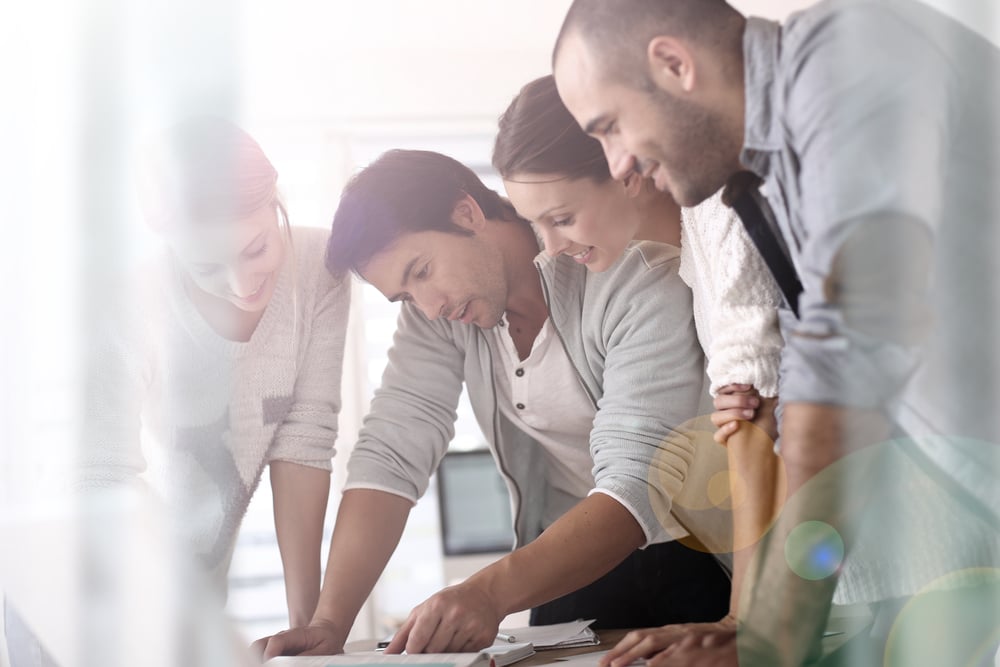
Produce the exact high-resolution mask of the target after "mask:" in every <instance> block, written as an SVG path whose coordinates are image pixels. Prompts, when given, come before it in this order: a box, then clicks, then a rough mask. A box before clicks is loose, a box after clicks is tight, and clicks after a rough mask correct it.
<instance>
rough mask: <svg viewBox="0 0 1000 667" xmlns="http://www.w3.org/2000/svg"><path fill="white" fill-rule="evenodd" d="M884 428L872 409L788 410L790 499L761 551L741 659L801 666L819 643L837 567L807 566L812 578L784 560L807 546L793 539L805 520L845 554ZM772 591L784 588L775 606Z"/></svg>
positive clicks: (785, 436)
mask: <svg viewBox="0 0 1000 667" xmlns="http://www.w3.org/2000/svg"><path fill="white" fill-rule="evenodd" d="M886 431H887V427H886V422H885V419H884V418H883V417H882V416H881V415H879V414H877V413H874V412H870V411H861V410H852V409H846V408H838V407H830V406H824V405H816V404H808V403H791V404H789V405H787V406H786V408H785V413H784V418H783V421H782V449H781V452H782V458H783V460H784V464H785V468H786V471H787V477H788V500H787V502H786V503H785V506H784V508H783V510H782V513H781V517H780V519H779V521H778V523H777V524H776V525H775V526H774V528H773V529H772V531H771V533H770V534H769V536H768V538H767V539H766V540H765V541H764V543H762V545H761V547H760V554H759V558H760V563H759V567H756V568H755V569H754V573H753V574H754V577H755V581H754V582H753V583H754V586H753V590H752V592H751V596H750V597H751V603H750V606H749V609H748V613H744V615H743V621H744V630H745V632H744V635H743V639H742V640H741V641H742V642H743V645H742V646H741V655H743V652H744V650H745V652H746V653H747V654H748V655H757V654H758V653H760V652H762V651H764V652H772V653H773V655H772V657H773V664H775V665H785V664H788V665H793V664H794V665H798V664H802V663H803V662H804V661H805V660H806V659H807V657H808V656H809V653H810V651H811V650H813V649H814V648H815V647H816V646H818V642H819V638H820V636H821V633H822V628H823V626H824V625H825V623H826V619H827V615H828V614H829V609H830V603H831V599H832V596H833V591H834V588H835V587H836V583H837V577H836V570H835V569H832V570H831V571H830V572H828V573H818V572H814V571H812V570H814V569H815V568H813V567H810V568H809V569H810V574H811V576H810V577H809V578H806V577H804V576H801V573H800V572H797V570H798V569H800V568H801V567H802V566H803V565H802V564H798V565H792V567H790V566H789V565H790V562H791V561H790V560H789V555H790V554H792V555H793V554H794V552H795V550H796V549H795V548H796V547H797V546H798V547H803V546H805V545H804V544H803V543H802V540H799V539H795V540H792V541H790V536H791V535H792V532H793V531H795V530H796V529H797V528H799V527H801V526H803V524H805V523H806V522H821V523H822V524H826V525H827V526H829V527H831V528H832V529H833V530H835V531H836V533H837V535H839V537H840V538H841V539H842V540H843V542H844V544H845V545H846V546H847V549H848V551H849V550H850V543H851V537H852V532H853V531H852V529H851V523H852V522H853V521H855V520H856V519H857V518H858V517H859V515H860V514H861V512H862V511H863V509H864V505H865V503H866V502H867V499H868V495H869V493H868V492H869V491H870V489H871V486H872V483H873V480H874V476H875V475H877V474H878V468H877V458H876V457H875V454H877V451H876V450H875V449H874V448H870V447H867V446H868V445H870V444H873V443H876V442H879V441H881V440H883V439H884V437H885V435H886ZM847 455H851V456H850V457H849V458H845V457H847ZM819 525H820V524H813V526H819ZM803 539H806V538H803ZM834 546H835V545H834ZM789 548H792V552H789V551H788V549H789ZM793 558H794V556H793ZM836 565H837V564H836V563H834V564H833V566H834V567H835V566H836ZM807 567H808V566H807ZM824 575H825V576H824ZM776 590H780V591H782V595H781V596H780V602H779V600H778V599H776V598H774V595H773V591H776ZM792 628H794V630H792Z"/></svg>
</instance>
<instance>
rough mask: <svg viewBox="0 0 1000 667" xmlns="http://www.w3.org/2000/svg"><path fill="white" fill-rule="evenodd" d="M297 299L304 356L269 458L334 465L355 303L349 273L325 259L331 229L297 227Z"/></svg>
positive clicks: (300, 346)
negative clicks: (333, 270) (333, 271)
mask: <svg viewBox="0 0 1000 667" xmlns="http://www.w3.org/2000/svg"><path fill="white" fill-rule="evenodd" d="M296 232H297V234H296V237H295V239H294V241H295V249H296V262H297V265H296V267H295V282H296V289H295V291H296V294H297V295H298V303H296V304H295V310H297V311H298V312H297V313H296V317H297V318H298V323H297V326H298V327H300V328H301V330H300V331H299V332H298V338H299V342H298V359H297V363H296V365H297V373H296V376H295V388H294V393H293V397H292V405H291V408H290V410H289V412H288V414H287V416H286V417H285V419H284V421H283V422H282V423H281V424H280V425H279V426H278V429H277V431H275V434H274V443H273V445H272V447H271V449H270V452H269V455H268V460H269V461H288V462H290V463H297V464H299V465H305V466H309V467H313V468H322V469H324V470H330V469H331V468H332V466H331V459H332V458H333V455H334V443H335V441H336V439H337V423H338V417H339V414H340V405H341V396H340V384H341V373H342V369H343V361H344V340H345V337H346V334H347V321H348V314H349V311H350V306H351V280H350V277H349V276H345V277H342V278H339V279H338V278H334V277H333V276H332V275H330V273H329V272H328V271H327V269H326V266H324V263H323V257H324V256H325V249H326V239H327V237H328V236H329V232H326V231H325V230H311V229H296Z"/></svg>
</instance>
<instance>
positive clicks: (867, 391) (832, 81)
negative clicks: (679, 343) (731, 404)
mask: <svg viewBox="0 0 1000 667" xmlns="http://www.w3.org/2000/svg"><path fill="white" fill-rule="evenodd" d="M553 64H554V73H555V77H556V82H557V85H558V88H559V91H560V94H561V96H562V98H563V100H564V102H565V103H566V106H567V107H568V108H569V109H570V111H571V112H572V113H573V115H574V117H575V118H576V119H577V121H578V122H579V123H580V125H581V127H583V128H584V129H586V131H587V132H589V133H590V134H592V135H593V136H595V137H597V138H598V139H599V140H600V141H601V142H602V143H603V145H604V148H605V152H606V153H607V156H608V161H609V163H610V164H611V169H612V173H613V174H614V175H616V176H617V177H619V178H621V177H624V176H625V175H627V174H628V173H629V172H631V171H638V172H640V173H642V174H643V175H645V176H652V177H653V178H654V179H655V181H656V183H657V186H658V187H660V188H661V189H664V190H669V191H670V192H671V193H672V194H673V196H674V198H675V199H676V200H677V201H678V202H680V203H681V204H682V205H685V206H691V205H695V204H697V203H698V202H699V201H701V200H702V199H704V198H705V197H707V196H709V195H710V194H712V193H713V192H715V191H716V190H717V189H718V188H721V187H727V190H728V191H727V196H728V198H729V200H730V201H731V202H732V203H733V204H734V207H735V208H737V210H738V211H740V213H741V216H742V217H743V218H744V222H745V224H747V226H748V229H752V230H754V231H752V232H751V235H752V236H755V237H756V238H757V239H758V247H760V248H761V249H762V253H763V254H764V256H765V258H766V259H768V263H769V265H770V266H771V268H772V271H773V272H774V273H775V276H776V277H779V276H780V275H783V276H785V279H784V280H783V279H781V278H779V283H782V284H783V287H784V291H785V293H786V296H787V301H788V306H789V308H788V309H787V310H786V311H785V312H784V313H783V317H782V327H783V330H784V334H785V341H786V347H785V350H784V353H783V359H782V386H781V391H780V393H781V396H782V400H783V401H784V403H785V409H784V416H783V423H782V429H781V432H782V445H781V448H782V456H783V458H784V459H785V464H786V469H787V472H788V491H789V494H790V495H791V494H794V493H795V492H797V491H799V490H803V491H804V492H803V493H798V494H797V496H795V497H794V499H793V500H792V504H791V506H790V507H788V508H786V510H787V511H786V512H785V517H784V519H783V523H782V524H779V527H778V529H777V530H776V531H774V533H773V535H772V538H771V539H770V541H769V542H768V543H767V544H766V546H765V553H764V556H765V557H764V560H763V564H762V566H761V569H760V571H759V572H758V573H757V583H756V586H755V588H754V589H753V591H752V596H751V599H750V601H749V606H748V607H745V608H744V610H743V611H741V615H742V616H743V619H742V621H743V625H742V627H743V628H744V630H745V632H742V633H741V635H740V640H739V654H740V655H739V657H740V660H741V664H744V665H747V664H752V665H769V666H770V665H785V664H787V665H799V664H802V663H803V661H804V660H805V659H806V657H807V655H809V654H811V653H813V652H815V647H816V645H817V643H818V640H819V637H820V635H821V632H820V630H821V628H822V625H823V623H824V621H825V620H826V617H827V613H828V610H829V602H830V599H831V596H833V594H834V589H835V587H836V586H837V585H839V586H840V587H841V588H840V589H839V590H838V594H840V595H841V598H842V599H843V598H846V599H848V600H854V601H860V602H869V603H878V605H879V607H878V609H877V610H876V615H877V619H876V624H875V625H876V632H882V633H885V632H887V630H888V628H889V627H893V624H894V627H893V629H894V636H893V637H890V639H891V640H893V641H895V644H896V646H895V647H894V646H893V644H892V642H891V641H890V642H889V647H888V649H887V650H889V653H892V649H893V648H895V649H897V650H898V649H899V646H904V647H905V646H907V645H911V646H912V645H918V643H919V642H920V641H921V640H922V639H923V638H925V637H929V636H932V635H931V633H930V631H929V630H930V627H929V626H927V625H924V621H923V620H922V619H921V617H920V615H919V614H916V615H915V614H913V613H910V614H909V615H908V614H906V613H899V614H898V617H897V613H898V612H899V611H900V610H901V609H902V608H903V607H904V606H905V605H906V602H907V601H908V600H909V599H910V596H912V595H914V594H916V593H918V592H920V593H921V595H920V597H919V598H918V599H917V601H916V602H915V603H914V604H913V605H910V607H909V608H910V609H913V608H918V609H919V608H920V607H921V604H923V603H924V602H925V601H926V600H928V599H929V598H928V596H939V598H938V599H939V600H940V602H939V603H935V604H936V605H937V607H938V608H947V609H949V612H948V613H945V614H944V615H943V616H944V618H946V619H947V620H948V623H950V624H951V625H936V626H935V627H933V630H934V634H933V636H935V637H940V633H941V632H942V629H943V634H944V636H945V637H946V638H947V639H949V640H950V641H944V642H941V641H938V642H936V643H935V646H934V647H933V650H926V651H924V650H920V649H918V650H916V651H914V653H915V654H917V655H920V656H921V658H920V659H923V660H928V661H930V662H928V663H927V664H945V663H947V664H964V663H965V662H966V661H967V660H969V659H971V658H970V657H969V656H970V652H975V651H976V650H979V649H978V648H977V646H978V645H977V644H976V641H975V640H973V639H972V638H973V637H975V638H977V640H978V639H982V638H983V637H985V636H988V635H989V632H992V631H994V630H995V627H996V624H997V622H998V618H1000V614H998V611H997V609H996V605H995V604H986V605H985V606H982V605H980V602H979V601H978V598H977V595H978V593H977V591H979V590H981V587H982V585H984V582H985V583H986V584H989V585H990V586H992V587H993V588H988V590H992V591H994V593H995V591H996V581H995V579H996V577H995V576H994V577H993V579H992V581H991V580H990V579H989V577H987V578H986V579H985V580H984V579H981V578H980V579H977V578H976V577H975V576H971V577H970V576H968V573H969V572H971V571H978V572H982V571H986V572H994V573H995V572H996V569H995V568H996V567H997V565H998V557H1000V549H998V546H997V535H998V534H1000V533H998V525H1000V524H998V516H1000V494H998V492H997V485H996V483H995V480H996V478H997V473H998V471H1000V464H998V447H997V446H996V443H997V440H998V436H997V433H998V432H1000V416H998V415H1000V413H998V411H997V410H996V409H995V406H996V404H997V401H998V399H1000V381H998V378H1000V354H998V349H1000V348H998V346H997V344H996V340H997V335H998V332H1000V289H998V286H997V280H996V275H997V268H998V267H997V259H996V257H997V252H996V250H997V248H1000V233H998V229H1000V226H998V224H997V222H998V220H997V218H998V215H1000V190H998V189H997V188H996V179H997V173H996V169H997V165H998V163H1000V124H998V122H997V119H998V118H1000V56H998V51H997V49H996V48H995V47H994V46H993V45H992V44H990V43H989V42H988V41H987V40H985V39H983V38H982V37H981V36H979V35H976V34H975V33H973V32H972V31H970V30H968V29H967V28H965V27H963V26H961V25H960V24H958V23H957V22H955V21H953V20H951V19H948V18H946V17H944V16H942V15H941V14H939V13H937V12H936V11H934V10H932V9H930V8H928V7H926V6H924V5H922V4H921V3H919V2H914V1H912V0H881V1H876V0H827V1H825V2H820V3H818V4H816V5H815V6H813V7H812V8H810V9H808V10H806V11H804V12H801V13H799V14H796V15H794V16H793V17H792V18H791V19H789V21H788V22H787V23H786V24H785V25H784V26H781V25H778V24H776V23H773V22H770V21H765V20H761V19H755V18H751V19H749V20H747V19H746V18H744V17H743V16H742V15H741V14H740V13H739V12H737V11H736V10H735V9H734V8H733V7H731V6H730V5H729V4H728V3H726V2H724V1H722V0H620V1H618V2H614V3H609V2H606V1H605V0H576V2H574V4H573V6H572V7H571V8H570V10H569V13H568V15H567V18H566V21H565V23H564V26H563V29H562V31H561V33H560V36H559V40H558V42H557V45H556V49H555V53H554V57H553ZM761 181H762V182H763V186H762V188H761V189H760V191H759V192H758V191H757V189H756V187H755V186H756V184H757V183H760V182H761ZM796 269H797V271H796ZM796 274H797V276H796ZM799 281H801V282H799ZM734 400H736V401H738V400H739V398H738V397H737V398H735V399H734ZM889 437H893V438H895V439H896V440H895V441H890V442H887V438H889ZM873 443H875V444H877V443H882V444H881V445H880V446H878V447H871V446H869V445H872V444H873ZM848 454H850V456H847V455H848ZM862 516H864V518H865V522H862V523H860V524H858V522H856V521H855V519H858V518H860V517H862ZM810 522H821V523H822V524H823V525H824V526H825V527H826V528H825V529H823V530H826V529H829V531H828V534H829V535H830V536H831V538H830V540H826V539H825V538H824V539H821V540H819V541H818V542H817V545H818V546H817V550H815V553H816V554H818V553H821V552H822V553H823V554H827V555H829V554H833V557H832V558H831V559H830V563H832V566H831V567H828V568H826V569H823V568H821V569H823V571H821V572H818V573H816V572H813V573H812V575H814V576H806V575H805V574H804V573H803V571H802V569H801V568H800V567H798V566H797V564H796V562H795V561H796V559H795V558H793V557H792V556H789V553H794V552H795V549H796V548H798V546H797V544H796V540H797V537H796V536H797V535H801V534H802V533H801V532H796V531H797V530H798V531H800V530H806V531H807V532H808V530H810V529H811V527H812V526H814V524H812V523H810ZM855 531H859V532H858V533H857V539H855ZM834 538H836V539H843V540H844V541H846V542H847V547H848V549H847V550H848V553H849V555H848V558H847V560H846V561H843V564H842V565H843V566H842V567H841V560H840V557H839V556H838V555H837V553H838V552H837V548H835V547H837V545H836V544H835V541H836V539H834ZM840 548H842V544H841V547H840ZM803 553H806V554H807V556H809V555H810V554H812V553H813V552H810V551H809V550H808V549H806V550H805V551H804V552H803ZM806 560H808V558H806ZM887 563H891V564H892V565H891V566H889V565H887ZM976 568H986V569H985V570H977V569H976ZM841 570H842V571H843V576H842V577H840V579H839V583H838V576H837V575H838V573H840V572H841ZM928 590H932V591H933V592H928ZM904 611H905V610H904ZM879 626H883V627H881V629H879ZM654 636H655V633H651V634H646V635H641V636H640V635H637V636H636V637H634V638H633V639H632V640H630V642H633V643H634V644H635V646H626V647H624V648H623V650H621V651H618V652H615V653H613V654H612V658H614V659H616V660H615V662H614V664H615V665H618V664H620V663H627V662H628V661H629V660H631V658H632V657H634V656H636V655H640V654H645V653H648V652H649V651H650V650H651V649H652V648H662V647H663V646H664V645H668V644H669V643H670V642H671V641H673V639H674V638H676V637H677V636H678V635H677V634H676V633H673V634H670V635H669V636H668V634H663V635H661V637H662V638H664V641H662V642H659V643H657V642H656V641H653V640H650V639H649V638H650V637H654ZM883 638H884V636H883ZM716 639H717V640H720V641H721V639H722V638H718V637H717V638H716ZM730 639H731V637H730ZM643 641H644V642H646V643H645V644H643V645H642V646H641V647H639V646H638V643H639V642H643ZM872 643H873V645H874V646H877V647H878V648H877V649H876V650H875V651H874V653H876V654H877V655H878V658H877V662H878V664H882V663H881V659H882V655H881V653H882V649H881V645H880V644H879V642H877V641H873V642H872ZM942 647H943V648H942ZM942 650H943V651H944V652H945V653H944V657H942V653H940V651H942ZM735 659H736V644H735V643H733V642H732V641H728V642H726V643H725V645H724V646H722V647H715V648H707V647H703V646H701V645H700V644H698V643H697V642H689V643H687V644H685V645H684V646H683V647H680V648H678V647H675V648H673V649H671V650H670V652H669V653H667V654H664V655H661V656H660V658H659V660H658V661H659V662H661V663H662V664H674V661H676V664H731V663H732V662H733V661H735ZM699 660H705V661H706V662H705V663H701V662H698V661H699ZM914 660H915V659H914ZM935 660H937V662H934V661H935ZM717 661H721V662H717ZM903 662H904V663H906V664H917V662H915V661H911V660H910V658H906V659H903ZM853 664H866V663H865V662H864V660H863V659H862V658H860V657H859V658H857V659H854V661H853ZM901 664H902V663H901Z"/></svg>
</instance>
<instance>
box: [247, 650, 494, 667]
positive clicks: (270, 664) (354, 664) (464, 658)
mask: <svg viewBox="0 0 1000 667" xmlns="http://www.w3.org/2000/svg"><path fill="white" fill-rule="evenodd" d="M265 664H266V665H267V667H378V666H380V665H382V666H384V667H395V666H396V665H420V666H421V667H473V666H475V665H481V666H485V665H487V664H489V658H488V657H487V656H485V655H484V654H482V653H414V654H403V655H399V654H395V655H386V654H384V653H375V652H371V651H366V652H364V653H347V654H344V655H317V656H314V655H297V656H284V657H280V658H271V659H270V660H268V661H267V663H265Z"/></svg>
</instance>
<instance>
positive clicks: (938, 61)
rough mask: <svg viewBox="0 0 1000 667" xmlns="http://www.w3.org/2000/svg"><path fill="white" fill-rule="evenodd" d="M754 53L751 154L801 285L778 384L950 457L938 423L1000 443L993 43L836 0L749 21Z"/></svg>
mask: <svg viewBox="0 0 1000 667" xmlns="http://www.w3.org/2000/svg"><path fill="white" fill-rule="evenodd" d="M744 56H745V68H746V70H745V85H746V133H745V138H744V147H743V151H742V154H741V161H742V163H743V165H744V166H746V167H747V168H749V169H750V170H751V171H753V172H755V173H756V174H758V175H759V176H761V177H762V178H763V179H764V186H763V187H762V192H763V193H764V195H765V196H766V199H767V201H768V203H769V204H770V206H771V208H772V209H773V211H772V213H773V216H772V217H773V221H774V223H775V225H776V227H777V228H778V230H779V232H780V236H781V237H782V240H783V242H784V244H785V246H786V250H787V252H788V254H789V255H790V258H791V260H792V262H793V263H794V265H795V267H796V269H797V271H798V273H799V275H800V278H801V281H802V283H803V289H804V292H803V294H802V295H801V297H800V318H796V317H795V316H794V315H793V314H792V313H791V312H790V311H788V312H784V313H783V314H782V329H783V333H784V335H785V339H786V348H785V351H784V354H783V359H782V384H781V396H782V400H783V401H784V402H810V403H820V404H827V405H835V406H849V407H860V408H873V409H879V410H883V411H885V412H886V414H887V415H888V416H889V417H891V418H892V419H893V420H894V422H895V423H896V424H897V425H898V426H899V427H901V428H903V429H904V430H905V431H907V432H908V433H910V434H911V435H914V436H918V437H922V436H927V437H926V438H925V445H926V447H927V449H928V453H929V455H930V456H931V457H932V458H935V459H938V460H939V461H940V462H941V463H946V462H947V463H948V464H949V466H948V467H954V465H956V464H955V461H954V460H951V459H952V458H953V456H952V455H953V453H954V451H955V449H954V447H953V446H952V445H953V443H954V440H955V439H954V438H952V443H951V444H949V445H948V446H938V445H935V444H934V438H935V437H937V436H959V439H964V438H975V439H978V441H979V442H980V443H981V441H983V440H985V441H988V442H990V443H996V442H998V441H1000V261H998V255H1000V231H998V229H1000V169H998V167H1000V55H998V51H997V49H996V47H994V46H993V45H992V44H990V43H989V42H988V41H986V40H985V39H982V38H981V37H979V36H977V35H976V34H975V33H973V32H971V31H970V30H968V29H966V28H964V27H962V26H961V25H959V24H958V23H956V22H954V21H952V20H950V19H947V18H945V17H943V16H942V15H940V14H938V13H937V12H936V11H934V10H932V9H929V8H927V7H925V6H923V5H922V4H921V3H918V2H914V1H912V0H826V1H825V2H820V3H819V4H817V5H815V6H813V7H811V8H809V9H807V10H806V11H804V12H801V13H799V14H796V15H793V16H792V17H791V18H790V19H789V20H788V21H787V22H786V24H785V25H784V26H780V25H778V24H777V23H773V22H770V21H766V20H762V19H756V18H751V19H749V21H748V23H747V27H746V31H745V34H744ZM928 443H929V444H928ZM996 449H997V448H995V447H991V448H983V447H982V446H980V445H971V446H970V447H969V451H970V452H971V453H972V456H973V457H974V460H975V461H977V462H978V464H980V465H982V464H985V465H987V466H988V468H987V469H988V470H996V468H997V466H996V462H997V458H996ZM946 460H948V461H946ZM978 491H980V492H982V494H983V495H985V496H989V497H990V498H991V501H992V502H1000V496H998V495H997V492H996V491H994V490H992V489H986V488H983V489H979V490H978Z"/></svg>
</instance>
